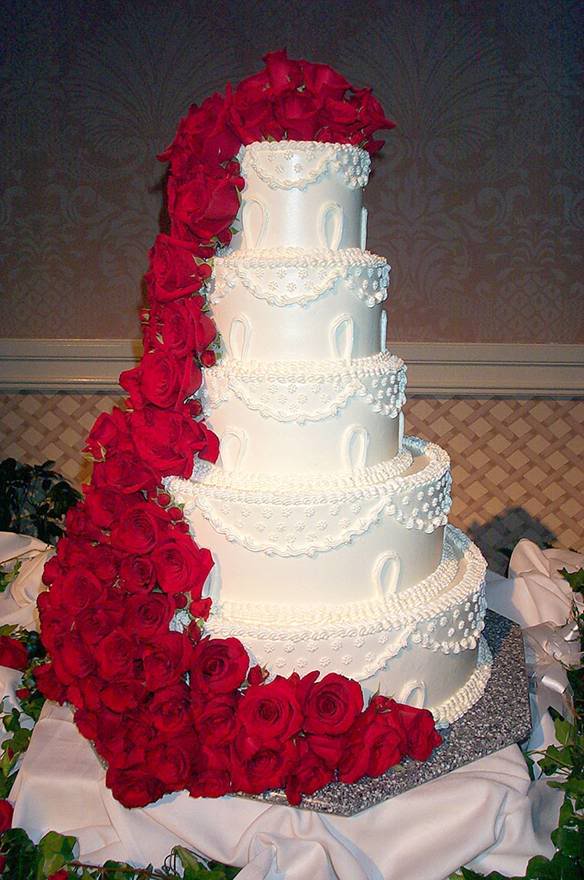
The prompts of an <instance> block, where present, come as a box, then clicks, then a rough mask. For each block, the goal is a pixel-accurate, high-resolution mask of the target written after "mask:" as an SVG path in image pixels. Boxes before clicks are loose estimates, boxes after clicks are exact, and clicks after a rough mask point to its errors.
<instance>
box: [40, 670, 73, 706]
mask: <svg viewBox="0 0 584 880" xmlns="http://www.w3.org/2000/svg"><path fill="white" fill-rule="evenodd" d="M34 679H35V681H36V683H37V687H38V689H39V691H40V692H41V693H42V694H44V695H45V697H46V698H47V699H48V700H54V701H55V702H56V703H62V702H63V701H64V700H65V697H66V688H65V687H64V685H63V684H62V683H61V682H60V681H59V679H58V678H57V676H56V675H55V667H54V664H53V663H44V664H43V665H42V666H37V667H36V669H35V670H34Z"/></svg>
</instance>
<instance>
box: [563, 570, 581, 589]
mask: <svg viewBox="0 0 584 880" xmlns="http://www.w3.org/2000/svg"><path fill="white" fill-rule="evenodd" d="M560 574H561V575H562V577H563V578H564V580H567V581H568V583H569V584H570V586H571V588H572V589H573V590H574V592H575V593H582V592H584V568H579V569H578V571H574V572H570V571H568V570H567V569H566V568H562V569H560Z"/></svg>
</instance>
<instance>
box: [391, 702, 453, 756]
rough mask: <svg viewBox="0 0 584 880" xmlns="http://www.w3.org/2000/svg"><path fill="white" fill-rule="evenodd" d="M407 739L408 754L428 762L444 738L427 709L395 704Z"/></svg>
mask: <svg viewBox="0 0 584 880" xmlns="http://www.w3.org/2000/svg"><path fill="white" fill-rule="evenodd" d="M395 708H396V710H397V711H398V713H399V716H400V718H401V721H402V723H403V725H404V727H405V731H406V737H407V747H406V753H407V754H408V755H409V756H410V758H414V760H416V761H427V760H428V758H429V757H430V755H431V754H432V752H433V750H434V749H435V748H436V746H439V745H440V743H441V742H442V737H441V736H440V734H439V733H438V731H437V730H436V727H435V723H434V718H433V716H432V713H431V712H429V711H428V710H427V709H416V708H414V706H407V705H405V704H403V703H402V704H397V703H396V704H395Z"/></svg>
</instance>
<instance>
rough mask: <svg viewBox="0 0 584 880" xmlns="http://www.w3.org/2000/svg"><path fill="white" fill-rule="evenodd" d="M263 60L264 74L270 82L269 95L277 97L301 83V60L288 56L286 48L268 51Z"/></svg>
mask: <svg viewBox="0 0 584 880" xmlns="http://www.w3.org/2000/svg"><path fill="white" fill-rule="evenodd" d="M263 60H264V61H265V63H266V74H267V76H268V79H269V83H270V95H271V96H272V97H274V98H279V97H280V95H285V94H287V93H288V92H292V91H294V90H295V89H297V88H298V86H300V85H302V79H303V76H302V68H303V62H302V61H294V60H292V59H291V58H288V54H287V52H286V49H278V51H276V52H268V53H267V54H266V55H264V57H263Z"/></svg>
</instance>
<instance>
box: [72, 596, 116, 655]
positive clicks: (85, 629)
mask: <svg viewBox="0 0 584 880" xmlns="http://www.w3.org/2000/svg"><path fill="white" fill-rule="evenodd" d="M123 616H124V609H123V607H122V604H121V603H115V604H112V603H109V605H93V604H92V605H90V606H89V607H88V608H84V609H83V611H80V612H79V614H78V615H77V616H76V617H75V629H76V631H77V632H78V633H79V635H80V636H81V638H82V639H83V641H84V642H85V644H86V645H97V643H98V642H101V640H102V639H104V638H105V637H106V636H107V635H109V633H111V631H112V630H113V629H115V628H116V626H119V624H120V623H121V621H122V618H123Z"/></svg>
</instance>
